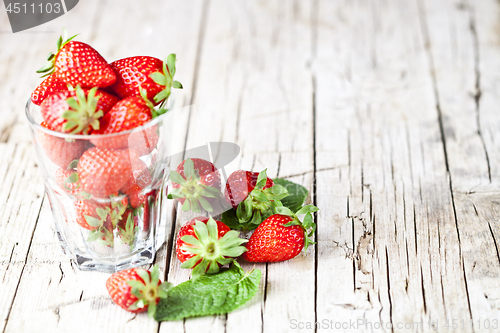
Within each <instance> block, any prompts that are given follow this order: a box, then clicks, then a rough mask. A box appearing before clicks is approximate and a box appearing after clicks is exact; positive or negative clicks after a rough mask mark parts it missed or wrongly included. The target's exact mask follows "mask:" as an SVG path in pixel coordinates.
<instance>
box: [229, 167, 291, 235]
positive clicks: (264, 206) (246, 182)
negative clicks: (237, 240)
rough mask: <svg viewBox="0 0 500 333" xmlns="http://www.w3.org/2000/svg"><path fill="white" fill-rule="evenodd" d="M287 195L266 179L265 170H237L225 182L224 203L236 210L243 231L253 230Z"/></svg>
mask: <svg viewBox="0 0 500 333" xmlns="http://www.w3.org/2000/svg"><path fill="white" fill-rule="evenodd" d="M287 195H288V191H287V190H286V189H285V188H284V187H283V186H281V185H274V182H273V181H272V179H270V178H267V173H266V170H264V171H262V172H260V173H258V172H251V171H244V170H238V171H235V172H233V173H232V174H231V175H230V176H229V177H228V178H227V182H226V190H225V197H226V201H227V202H228V203H230V204H231V205H232V206H233V208H234V209H236V217H237V218H238V222H239V225H240V227H241V229H243V230H252V229H255V228H256V227H257V226H258V225H259V224H260V223H261V222H262V221H263V220H264V219H266V218H268V217H269V216H271V215H272V214H273V213H274V211H273V209H274V208H275V207H277V206H280V203H281V202H279V203H278V201H279V200H281V199H283V198H284V197H286V196H287Z"/></svg>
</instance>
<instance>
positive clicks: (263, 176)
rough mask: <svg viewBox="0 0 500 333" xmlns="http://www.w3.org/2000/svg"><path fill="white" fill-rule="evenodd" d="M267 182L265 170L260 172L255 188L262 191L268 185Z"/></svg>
mask: <svg viewBox="0 0 500 333" xmlns="http://www.w3.org/2000/svg"><path fill="white" fill-rule="evenodd" d="M266 182H267V169H264V170H262V171H261V172H259V176H258V177H257V183H256V184H255V188H257V189H262V188H263V187H264V186H265V185H266Z"/></svg>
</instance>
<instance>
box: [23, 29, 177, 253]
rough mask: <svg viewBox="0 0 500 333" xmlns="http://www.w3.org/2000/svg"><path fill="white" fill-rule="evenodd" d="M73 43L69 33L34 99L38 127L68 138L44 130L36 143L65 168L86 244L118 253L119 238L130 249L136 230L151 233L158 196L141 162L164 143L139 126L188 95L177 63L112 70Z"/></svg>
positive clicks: (119, 64)
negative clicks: (182, 92) (179, 92)
mask: <svg viewBox="0 0 500 333" xmlns="http://www.w3.org/2000/svg"><path fill="white" fill-rule="evenodd" d="M74 37H75V36H73V37H71V38H68V37H67V32H66V31H64V37H60V38H59V39H58V41H57V52H56V53H50V54H49V56H48V58H47V60H48V62H47V64H46V65H45V66H44V67H42V68H41V69H40V70H39V71H38V73H43V74H44V75H43V76H42V77H45V79H44V81H43V82H42V83H41V84H40V85H39V86H38V87H37V88H36V89H35V90H34V91H33V93H32V94H31V101H32V103H33V104H36V105H39V106H40V113H41V115H42V118H43V122H42V123H41V124H40V125H41V126H43V127H45V128H46V129H48V130H51V131H54V132H60V133H65V134H70V136H66V137H64V136H57V134H49V133H50V132H47V131H38V133H37V135H36V141H37V143H38V145H39V146H40V147H41V148H42V149H43V150H44V152H45V155H46V156H47V157H48V158H49V159H50V160H51V161H52V162H53V163H54V164H56V165H57V166H58V167H59V169H58V170H57V171H56V173H55V178H56V180H57V182H58V184H59V187H60V188H61V189H62V190H64V191H66V192H67V193H69V194H71V195H73V196H75V197H76V198H75V199H74V207H73V211H74V214H72V215H74V216H73V217H72V218H71V220H72V221H71V222H76V223H77V224H78V225H79V226H80V227H82V228H84V229H87V230H89V231H90V232H89V236H88V239H87V240H88V241H98V242H100V243H102V244H103V245H105V246H108V247H113V245H114V237H113V235H114V234H115V235H116V234H117V235H118V239H119V240H120V242H122V243H124V244H126V245H129V246H130V247H132V246H133V242H134V238H135V235H136V232H137V231H138V225H141V228H142V230H143V231H146V232H147V231H148V228H149V214H150V207H149V206H150V205H151V203H153V202H154V197H155V195H156V193H155V191H154V190H148V188H150V187H151V186H150V185H151V183H152V178H151V174H150V171H149V169H148V167H147V165H146V164H145V163H144V162H143V161H142V160H141V159H140V157H141V156H145V155H149V154H151V153H152V152H153V151H154V150H155V148H156V145H157V143H158V140H159V134H158V128H157V127H156V126H145V127H144V128H143V129H142V130H141V129H140V128H139V129H138V127H140V126H143V125H147V123H148V122H149V121H151V120H152V119H154V118H155V117H158V116H159V115H161V114H163V113H165V112H166V111H167V109H165V108H164V106H165V104H166V101H167V100H168V98H169V96H170V93H171V89H172V88H182V85H181V84H180V83H179V82H178V81H174V79H173V77H174V75H175V62H176V56H175V54H171V55H169V56H168V57H167V60H166V61H165V62H163V61H161V60H159V59H157V58H154V57H148V56H138V57H129V58H124V59H120V60H116V61H114V62H112V63H108V62H107V61H106V60H105V59H104V58H103V57H102V56H101V55H100V54H99V53H98V52H97V51H96V50H95V49H94V48H92V47H91V46H90V45H88V44H85V43H82V42H78V41H74V40H73V39H74ZM132 130H133V131H132ZM120 133H122V134H120ZM71 134H77V135H80V136H78V137H75V138H72V137H71ZM105 134H115V135H112V136H106V137H103V135H105ZM66 219H67V220H68V217H67V216H66ZM68 222H70V221H68ZM114 232H115V233H114Z"/></svg>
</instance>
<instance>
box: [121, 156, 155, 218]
mask: <svg viewBox="0 0 500 333" xmlns="http://www.w3.org/2000/svg"><path fill="white" fill-rule="evenodd" d="M152 181H153V180H152V178H151V174H150V173H149V169H148V166H147V165H146V163H144V162H143V161H141V160H140V159H136V160H134V161H132V174H131V175H130V177H129V179H128V181H127V183H126V184H125V185H124V186H123V187H122V188H121V191H122V192H123V193H125V194H127V195H128V197H129V202H130V205H131V206H132V207H134V208H137V207H139V206H141V205H143V204H144V203H145V202H146V200H147V194H146V193H144V192H145V191H144V189H145V188H147V187H148V186H150V185H151V182H152Z"/></svg>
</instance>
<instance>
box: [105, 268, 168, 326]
mask: <svg viewBox="0 0 500 333" xmlns="http://www.w3.org/2000/svg"><path fill="white" fill-rule="evenodd" d="M171 287H172V284H171V283H169V282H166V281H165V282H163V283H162V282H161V281H160V271H159V269H158V266H156V265H155V266H154V267H153V269H152V270H151V272H150V271H147V270H145V269H142V268H130V269H126V270H124V271H119V272H116V273H114V274H112V275H111V276H110V277H109V278H108V280H107V281H106V289H107V290H108V293H109V295H110V296H111V299H112V300H113V302H115V304H117V305H119V306H120V307H121V308H123V309H125V310H127V311H130V312H133V313H139V312H144V311H146V310H147V311H148V315H149V316H150V317H152V316H153V315H154V313H155V311H156V304H158V302H159V301H160V298H165V297H167V291H168V289H170V288H171Z"/></svg>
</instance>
